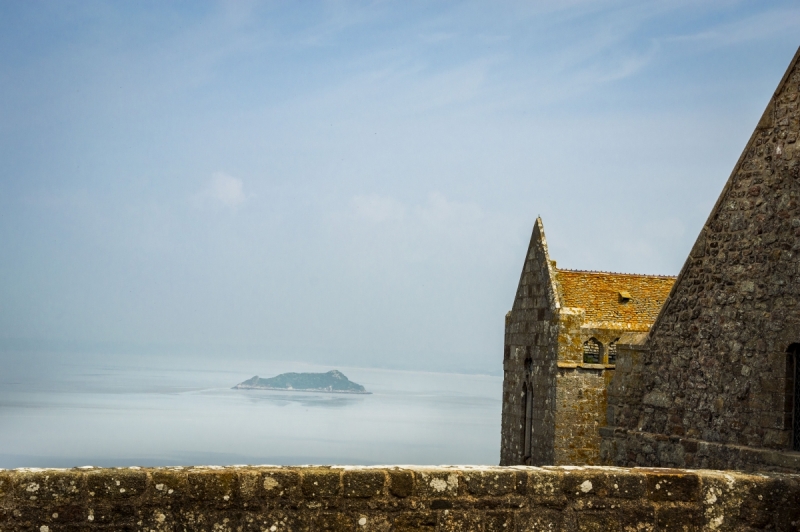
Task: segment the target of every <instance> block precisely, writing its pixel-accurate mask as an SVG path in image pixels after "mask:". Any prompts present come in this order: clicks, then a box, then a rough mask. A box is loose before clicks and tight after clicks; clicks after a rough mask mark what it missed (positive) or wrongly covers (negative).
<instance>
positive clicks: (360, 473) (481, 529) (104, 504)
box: [0, 467, 800, 532]
mask: <svg viewBox="0 0 800 532" xmlns="http://www.w3.org/2000/svg"><path fill="white" fill-rule="evenodd" d="M799 528H800V476H798V475H780V474H765V475H745V474H741V473H730V472H719V471H693V472H688V471H679V470H655V469H620V468H577V467H573V468H558V467H548V468H535V467H515V468H501V467H486V468H477V467H473V468H470V467H461V468H457V467H440V468H421V467H420V468H405V467H380V468H348V467H286V468H281V467H228V468H220V467H216V468H208V467H187V468H180V467H177V468H168V469H139V468H126V469H71V470H52V469H49V470H16V471H0V530H2V531H4V532H11V531H15V532H16V531H23V530H24V531H37V532H60V531H79V530H80V531H86V532H91V531H93V530H114V531H121V530H130V531H141V532H155V531H159V532H161V531H163V532H166V531H174V532H177V531H181V532H183V531H198V532H203V531H209V532H211V531H216V532H228V531H230V532H233V531H237V532H239V531H241V532H244V531H259V532H267V531H269V532H278V531H280V532H299V531H309V532H311V531H313V532H322V531H331V532H346V531H348V532H356V531H364V532H369V531H381V532H390V531H396V532H438V531H442V532H445V531H447V532H456V531H465V532H466V531H470V532H500V531H503V532H522V531H534V530H537V531H538V530H546V531H578V530H586V531H589V530H596V531H606V530H630V531H642V532H644V531H654V530H764V529H770V530H777V531H788V530H798V529H799Z"/></svg>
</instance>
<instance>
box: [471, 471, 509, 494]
mask: <svg viewBox="0 0 800 532" xmlns="http://www.w3.org/2000/svg"><path fill="white" fill-rule="evenodd" d="M463 478H464V483H465V484H466V487H467V491H468V492H469V493H471V494H472V495H475V496H477V497H483V496H487V495H489V496H498V495H506V494H508V493H511V492H513V491H514V489H515V487H516V474H515V473H513V472H509V471H497V470H484V471H480V470H475V471H470V470H467V471H465V472H464V477H463Z"/></svg>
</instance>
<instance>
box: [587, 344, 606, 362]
mask: <svg viewBox="0 0 800 532" xmlns="http://www.w3.org/2000/svg"><path fill="white" fill-rule="evenodd" d="M602 361H603V344H601V343H600V342H598V341H597V338H589V339H588V340H586V341H585V342H583V363H584V364H600V363H601V362H602Z"/></svg>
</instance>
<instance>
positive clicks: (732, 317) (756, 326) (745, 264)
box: [601, 50, 800, 471]
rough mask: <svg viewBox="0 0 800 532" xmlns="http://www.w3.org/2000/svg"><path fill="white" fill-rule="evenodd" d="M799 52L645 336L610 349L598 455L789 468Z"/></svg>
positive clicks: (798, 287)
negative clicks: (615, 360)
mask: <svg viewBox="0 0 800 532" xmlns="http://www.w3.org/2000/svg"><path fill="white" fill-rule="evenodd" d="M799 58H800V50H798V52H797V53H796V54H795V56H794V58H793V59H792V62H791V63H790V65H789V68H788V70H787V71H786V74H785V75H784V76H783V79H782V80H781V82H780V84H779V85H778V88H777V89H776V91H775V93H774V95H773V97H772V99H771V100H770V102H769V104H768V105H767V108H766V110H765V111H764V114H763V116H762V117H761V120H760V121H759V123H758V125H757V126H756V129H755V132H754V133H753V135H752V136H751V137H750V140H749V142H748V143H747V145H746V146H745V148H744V151H743V153H742V155H741V157H740V158H739V161H738V162H737V163H736V165H735V166H734V168H733V172H732V173H731V175H730V177H729V179H728V182H727V183H726V185H725V187H724V188H723V190H722V193H721V195H720V197H719V199H718V200H717V203H716V205H715V206H714V208H713V210H712V211H711V214H710V216H709V217H708V220H707V221H706V223H705V225H704V226H703V228H702V230H701V231H700V235H699V236H698V237H697V241H696V242H695V244H694V247H693V248H692V251H691V253H690V254H689V257H688V258H687V259H686V263H685V264H684V266H683V268H682V269H681V272H680V274H679V275H678V278H677V280H676V281H675V285H674V287H673V288H672V291H671V292H670V294H669V297H668V299H667V301H666V303H665V304H664V308H663V309H662V311H661V313H660V314H659V316H658V318H657V320H656V321H655V323H654V324H653V326H652V328H651V330H650V333H649V335H646V336H644V337H643V338H639V339H636V340H634V341H630V342H627V344H626V345H621V346H619V355H618V356H619V364H618V365H617V370H616V375H615V377H614V379H613V383H612V385H611V386H610V388H609V399H608V403H609V406H608V425H609V426H608V427H605V428H603V429H601V433H602V459H603V461H604V462H606V463H613V464H616V465H626V464H628V465H640V466H678V467H698V468H715V469H770V470H787V471H799V470H800V452H798V451H800V360H798V356H800V355H798V353H800V176H799V175H798V170H800V143H798V142H797V139H798V136H799V135H800V65H799V64H798V63H799Z"/></svg>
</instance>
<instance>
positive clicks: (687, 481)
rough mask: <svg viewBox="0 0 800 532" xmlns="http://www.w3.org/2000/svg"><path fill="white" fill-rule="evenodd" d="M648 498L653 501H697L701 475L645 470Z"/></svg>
mask: <svg viewBox="0 0 800 532" xmlns="http://www.w3.org/2000/svg"><path fill="white" fill-rule="evenodd" d="M644 474H645V476H646V478H647V480H646V488H647V498H648V499H650V500H651V501H697V500H698V499H699V497H700V477H698V476H697V475H696V474H694V473H663V472H656V471H652V470H648V471H645V472H644Z"/></svg>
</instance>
